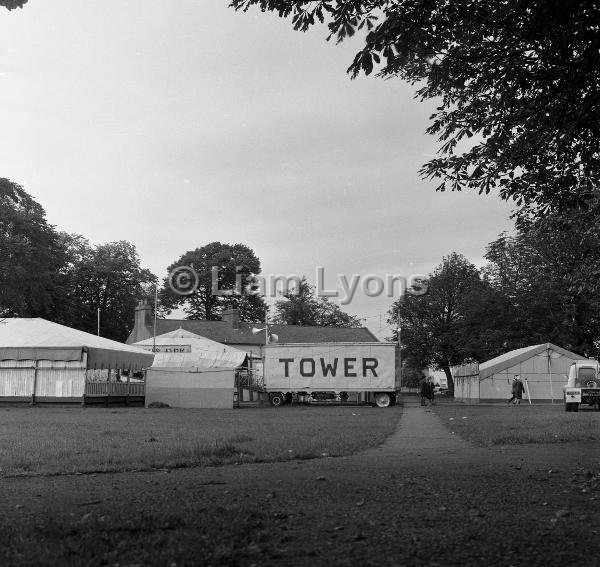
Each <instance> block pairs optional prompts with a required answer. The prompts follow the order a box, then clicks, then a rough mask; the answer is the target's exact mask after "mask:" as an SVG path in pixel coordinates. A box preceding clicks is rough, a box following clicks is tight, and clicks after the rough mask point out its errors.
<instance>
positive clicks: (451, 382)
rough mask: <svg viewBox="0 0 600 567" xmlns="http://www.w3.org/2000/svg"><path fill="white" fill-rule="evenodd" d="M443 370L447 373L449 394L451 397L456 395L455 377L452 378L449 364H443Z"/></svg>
mask: <svg viewBox="0 0 600 567" xmlns="http://www.w3.org/2000/svg"><path fill="white" fill-rule="evenodd" d="M442 370H443V371H444V372H445V374H446V379H447V380H448V396H450V397H451V398H453V397H454V378H452V371H451V370H450V367H449V366H442Z"/></svg>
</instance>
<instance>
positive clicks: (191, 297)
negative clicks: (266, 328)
mask: <svg viewBox="0 0 600 567" xmlns="http://www.w3.org/2000/svg"><path fill="white" fill-rule="evenodd" d="M185 266H188V267H190V268H192V269H193V272H190V274H189V278H188V279H186V280H185V282H186V283H190V284H193V285H192V287H191V288H190V289H189V290H184V291H185V292H184V293H177V292H176V291H175V290H174V289H173V287H174V283H176V282H175V280H173V277H172V275H173V274H175V273H176V271H177V270H178V269H180V268H182V267H185ZM214 270H216V277H215V273H214ZM260 270H261V268H260V260H259V259H258V257H257V256H256V254H255V253H254V251H253V250H252V249H251V248H249V247H248V246H246V245H245V244H224V243H221V242H211V243H209V244H206V245H205V246H202V247H201V248H196V249H195V250H189V251H188V252H186V253H185V254H182V255H181V256H180V257H179V259H178V260H176V261H175V262H173V263H172V264H171V265H170V266H169V267H168V268H167V271H168V272H169V276H168V277H167V278H165V279H164V281H163V287H162V289H161V291H160V303H161V305H162V306H163V308H165V309H167V310H172V309H175V308H177V307H182V308H183V309H184V310H185V312H186V315H187V317H188V318H189V319H206V320H209V321H214V320H219V319H220V318H221V312H222V311H223V309H226V308H228V307H236V308H238V309H239V311H240V319H241V320H242V321H248V322H262V321H264V317H265V310H266V304H265V302H264V300H263V298H262V297H261V296H260V295H257V294H254V293H247V288H248V287H249V286H250V285H252V284H253V283H254V281H255V279H254V278H255V276H256V275H258V274H260ZM192 280H194V281H192ZM182 281H184V280H182ZM213 284H214V285H216V286H217V287H216V289H215V288H214V285H213ZM192 288H194V289H192Z"/></svg>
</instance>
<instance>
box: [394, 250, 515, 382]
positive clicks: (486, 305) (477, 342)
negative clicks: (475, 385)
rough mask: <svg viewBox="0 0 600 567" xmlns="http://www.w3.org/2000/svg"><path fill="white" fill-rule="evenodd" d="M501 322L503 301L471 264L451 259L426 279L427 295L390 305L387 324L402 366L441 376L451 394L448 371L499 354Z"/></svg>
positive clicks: (452, 256)
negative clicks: (394, 330)
mask: <svg viewBox="0 0 600 567" xmlns="http://www.w3.org/2000/svg"><path fill="white" fill-rule="evenodd" d="M504 317H505V306H504V304H503V301H502V298H500V297H499V296H498V295H497V294H496V293H495V292H494V290H493V289H492V288H491V286H490V285H489V283H488V282H486V281H485V280H484V279H483V278H482V277H481V274H480V272H479V270H478V269H477V268H476V267H475V266H474V265H473V264H472V263H471V262H469V261H468V260H467V259H466V258H465V257H464V256H462V255H460V254H456V253H452V254H450V255H449V256H448V257H446V258H444V259H443V260H442V263H441V264H440V265H439V266H438V267H437V268H436V269H435V270H434V271H433V272H432V273H431V275H430V277H429V279H428V292H427V294H425V295H421V296H416V295H411V294H404V295H403V296H402V297H401V298H400V299H398V300H397V301H396V302H395V303H394V305H393V306H392V308H391V309H390V312H389V323H390V324H394V325H396V324H397V323H398V322H399V323H400V329H401V334H400V339H401V341H400V343H401V348H402V353H403V354H402V357H403V360H405V362H406V365H407V366H408V367H413V368H427V367H429V366H432V367H436V368H440V369H442V370H444V372H445V373H446V377H447V378H448V389H449V390H450V392H453V391H454V383H453V380H452V374H451V372H450V368H451V367H452V366H454V365H457V364H462V363H463V362H466V361H469V360H487V359H488V358H491V357H493V356H496V355H497V354H499V353H500V352H501V350H502V348H503V346H504V345H503V343H504V340H505V337H504V335H503V333H502V331H503V330H504V329H505V328H506V325H505V323H504ZM397 338H398V337H397V336H396V337H395V339H397Z"/></svg>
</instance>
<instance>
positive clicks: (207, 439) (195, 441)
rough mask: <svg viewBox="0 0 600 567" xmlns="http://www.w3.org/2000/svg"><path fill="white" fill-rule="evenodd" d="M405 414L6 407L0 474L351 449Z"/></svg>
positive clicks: (0, 413)
mask: <svg viewBox="0 0 600 567" xmlns="http://www.w3.org/2000/svg"><path fill="white" fill-rule="evenodd" d="M400 414H401V409H400V408H399V407H395V408H387V409H385V410H381V409H379V408H370V407H354V408H350V407H282V408H252V409H243V410H233V409H232V410H185V409H139V408H135V409H134V408H127V409H105V408H60V407H39V408H2V409H0V476H10V475H20V474H68V473H89V472H108V471H126V470H148V469H155V468H180V467H190V466H211V465H212V466H215V465H223V464H233V463H241V462H272V461H285V460H292V459H312V458H317V457H322V456H341V455H350V454H353V453H355V452H358V451H361V450H363V449H366V448H368V447H372V446H375V445H378V444H380V443H382V442H383V441H384V439H385V438H386V437H387V436H388V435H390V434H391V433H392V432H393V431H394V429H395V427H396V424H397V422H398V420H399V419H400Z"/></svg>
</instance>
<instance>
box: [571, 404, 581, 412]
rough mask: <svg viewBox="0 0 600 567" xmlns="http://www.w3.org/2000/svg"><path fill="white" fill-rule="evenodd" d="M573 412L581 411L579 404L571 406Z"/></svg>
mask: <svg viewBox="0 0 600 567" xmlns="http://www.w3.org/2000/svg"><path fill="white" fill-rule="evenodd" d="M571 411H579V404H571Z"/></svg>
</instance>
